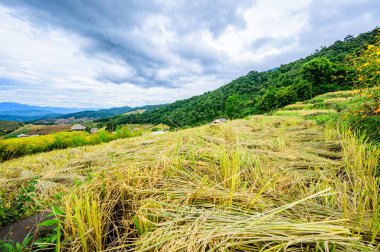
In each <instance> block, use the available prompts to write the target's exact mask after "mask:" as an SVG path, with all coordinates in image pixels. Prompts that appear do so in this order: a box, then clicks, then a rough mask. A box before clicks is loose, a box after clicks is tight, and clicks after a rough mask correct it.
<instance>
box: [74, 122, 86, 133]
mask: <svg viewBox="0 0 380 252" xmlns="http://www.w3.org/2000/svg"><path fill="white" fill-rule="evenodd" d="M85 130H86V127H85V126H83V125H80V124H75V125H73V126H72V127H71V131H85Z"/></svg>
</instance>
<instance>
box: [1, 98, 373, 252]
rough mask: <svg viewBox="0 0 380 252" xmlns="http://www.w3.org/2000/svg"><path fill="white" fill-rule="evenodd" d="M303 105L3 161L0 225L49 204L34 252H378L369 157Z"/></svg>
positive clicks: (358, 140)
mask: <svg viewBox="0 0 380 252" xmlns="http://www.w3.org/2000/svg"><path fill="white" fill-rule="evenodd" d="M368 92H369V91H368ZM371 92H372V91H371ZM357 97H363V96H360V94H358V92H356V93H354V92H346V93H344V92H343V93H342V92H338V93H330V94H328V95H323V96H319V97H316V98H314V100H313V101H318V102H320V103H323V104H333V105H331V106H338V104H340V103H341V100H342V98H344V99H347V100H354V99H357ZM332 99H335V100H332ZM311 102H312V101H311ZM310 104H317V103H304V104H300V103H298V104H294V105H292V106H287V107H285V108H284V109H283V110H282V111H280V112H281V113H283V112H285V111H288V112H297V115H296V114H293V115H291V116H289V115H287V116H275V115H273V116H250V117H247V118H245V119H240V120H234V121H230V122H228V123H226V124H220V125H206V126H202V127H198V128H193V129H186V130H181V131H177V132H167V133H165V134H162V135H147V136H141V137H135V138H129V139H122V140H117V141H113V142H110V143H107V144H103V145H100V146H86V147H81V148H74V149H68V150H59V151H52V152H49V153H42V154H38V155H34V156H26V157H23V158H20V159H15V160H11V161H7V162H5V163H2V164H0V176H1V180H0V181H1V188H2V190H1V191H2V203H3V205H2V207H1V208H0V209H1V210H2V215H1V216H2V218H3V219H2V221H3V223H4V222H6V220H7V219H6V217H8V218H9V216H10V215H11V213H13V214H14V215H16V216H15V217H20V216H25V215H30V214H32V213H33V212H35V211H37V210H38V209H40V210H42V209H49V208H50V209H51V207H52V206H54V207H53V208H52V209H53V210H52V212H53V213H54V216H55V219H53V220H52V221H50V222H49V225H52V226H53V227H54V228H55V231H54V232H53V234H52V235H51V236H47V237H45V238H43V239H42V238H40V239H37V238H35V239H34V240H31V241H30V242H29V243H28V246H29V247H33V248H34V249H38V248H46V247H50V248H54V247H55V248H56V249H58V250H60V249H61V250H65V251H105V250H106V251H120V250H126V251H226V250H229V251H352V252H353V251H378V250H379V249H380V219H379V214H378V213H379V210H380V207H379V204H380V197H379V190H378V188H379V179H378V178H376V176H375V175H376V169H377V167H378V165H379V163H378V162H379V155H380V150H379V148H378V147H376V146H375V145H371V144H370V143H369V142H366V141H365V140H363V137H360V136H358V135H356V134H355V133H353V132H352V131H350V130H349V129H345V127H343V126H342V127H338V126H337V124H336V123H335V121H333V120H327V119H326V120H321V119H322V118H321V116H326V115H327V116H328V118H330V119H331V118H332V117H331V115H333V114H334V115H335V116H344V113H343V111H341V112H338V110H336V109H335V108H330V107H329V106H330V105H329V106H327V107H324V108H319V107H318V106H317V107H318V111H314V113H313V112H310V110H313V109H314V108H312V106H314V105H310ZM350 104H353V103H350ZM301 111H309V112H310V113H307V115H303V114H302V113H301ZM280 112H278V113H280ZM307 116H314V119H315V120H307V119H306V118H307ZM26 189H27V190H28V191H27V194H26V191H25V190H26ZM25 195H28V196H25ZM25 197H27V199H28V200H27V201H23V200H22V199H24V198H25ZM20 206H21V207H20ZM8 220H9V219H8ZM45 225H47V223H45Z"/></svg>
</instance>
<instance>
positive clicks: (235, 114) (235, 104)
mask: <svg viewBox="0 0 380 252" xmlns="http://www.w3.org/2000/svg"><path fill="white" fill-rule="evenodd" d="M243 108H244V102H243V100H242V99H241V98H240V96H239V95H238V94H234V95H231V96H229V97H228V98H227V100H226V115H227V116H228V118H230V119H234V118H239V117H241V115H242V110H243Z"/></svg>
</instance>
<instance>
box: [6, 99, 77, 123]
mask: <svg viewBox="0 0 380 252" xmlns="http://www.w3.org/2000/svg"><path fill="white" fill-rule="evenodd" d="M82 110H84V109H83V108H61V107H41V106H31V105H27V104H21V103H15V102H1V103H0V120H7V121H16V122H27V121H33V120H38V119H41V118H52V117H58V116H60V115H62V114H67V113H74V112H78V111H82Z"/></svg>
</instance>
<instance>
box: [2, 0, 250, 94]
mask: <svg viewBox="0 0 380 252" xmlns="http://www.w3.org/2000/svg"><path fill="white" fill-rule="evenodd" d="M2 3H3V4H5V5H6V6H8V7H12V8H15V9H16V10H17V11H18V13H19V17H20V18H24V19H27V20H28V21H31V22H32V23H33V24H35V25H38V26H41V27H44V28H51V27H58V28H62V29H65V30H67V31H69V32H74V33H76V34H79V35H80V36H82V37H84V38H86V39H87V40H88V41H89V43H87V44H86V45H85V46H84V47H83V51H84V52H85V53H87V54H88V55H90V56H95V57H96V56H97V55H102V54H103V55H104V54H105V55H109V56H110V57H113V58H118V59H121V60H123V61H124V63H125V64H127V65H128V66H130V67H131V68H133V70H134V71H133V72H134V74H133V75H132V76H110V75H109V74H106V75H104V76H98V79H99V80H103V81H110V82H113V83H116V84H117V83H123V82H131V83H133V84H136V85H140V86H144V87H150V86H167V87H173V86H176V83H175V80H174V79H173V78H170V76H169V77H168V78H160V77H159V76H158V75H157V73H156V71H157V69H165V68H166V67H170V65H171V64H172V59H171V58H173V57H178V58H180V59H184V60H190V61H191V60H194V61H197V62H198V63H199V65H200V66H201V67H202V68H203V67H204V68H208V67H209V66H210V67H212V66H213V65H215V64H218V63H219V62H220V61H221V60H223V57H221V56H220V55H218V53H215V51H214V50H208V48H204V47H203V46H202V45H199V44H197V43H198V41H182V39H181V38H180V39H179V43H176V44H175V43H173V44H171V42H170V41H168V42H165V43H164V44H163V43H154V42H152V40H153V39H154V38H153V36H163V32H165V31H160V30H159V29H160V27H159V26H156V25H155V23H154V20H155V18H157V19H160V18H161V19H163V20H164V22H165V25H166V27H165V29H166V30H167V31H168V32H174V33H175V34H176V36H179V37H182V36H185V34H189V32H190V33H191V32H192V31H194V30H207V31H209V32H210V33H211V34H212V35H213V36H214V37H218V36H219V35H220V34H221V33H222V32H223V31H224V30H225V29H226V27H228V26H231V25H233V26H236V27H241V28H243V27H244V26H245V21H244V18H243V17H242V16H241V15H239V13H238V9H239V8H243V9H244V8H246V7H247V6H248V4H249V3H252V2H251V1H241V2H240V3H239V4H236V3H234V2H233V1H226V0H219V1H201V0H200V1H169V2H167V3H165V2H164V1H139V0H129V1H117V0H112V1H103V0H91V1H90V0H67V1H45V0H32V1H28V0H20V1H13V0H5V1H2ZM149 22H153V23H149ZM190 39H191V38H190ZM182 43H183V44H182ZM179 44H181V45H179ZM160 46H161V47H163V48H160ZM171 47H173V50H170V52H167V51H165V50H168V49H170V48H171ZM173 53H174V55H168V54H173ZM170 56H171V57H170ZM205 71H207V70H205ZM99 75H101V72H100V73H99ZM173 77H175V76H173Z"/></svg>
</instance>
